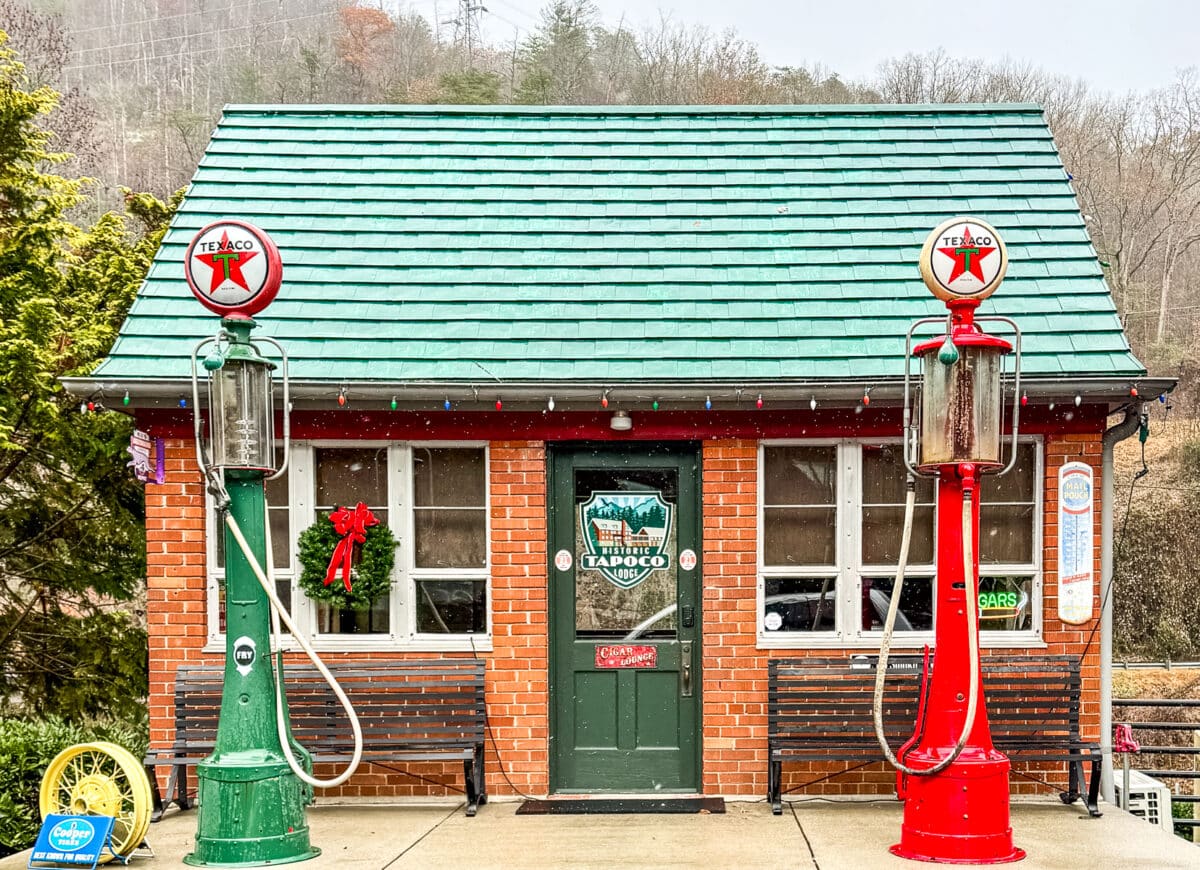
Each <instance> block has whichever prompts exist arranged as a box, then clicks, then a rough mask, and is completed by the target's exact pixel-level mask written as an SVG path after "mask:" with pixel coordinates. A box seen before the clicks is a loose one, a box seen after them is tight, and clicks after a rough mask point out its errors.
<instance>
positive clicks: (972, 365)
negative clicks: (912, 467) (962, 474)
mask: <svg viewBox="0 0 1200 870" xmlns="http://www.w3.org/2000/svg"><path fill="white" fill-rule="evenodd" d="M955 348H956V350H957V351H958V360H957V361H956V362H954V363H952V364H950V365H946V364H945V363H943V362H942V361H941V360H939V359H938V349H937V348H936V347H934V348H930V349H929V350H928V351H927V352H925V353H924V354H922V369H923V379H922V385H921V461H920V462H919V463H918V464H919V467H921V468H936V467H938V466H941V465H954V464H958V463H962V462H971V463H974V464H976V465H983V466H989V465H1003V463H1002V462H1001V460H1000V436H1001V432H1000V418H1001V410H1000V409H1001V403H1000V374H1001V370H1002V365H1001V356H1002V355H1003V354H1004V353H1006V352H1007V350H1008V347H1007V345H1006V344H1005V343H1004V342H997V343H996V344H991V343H989V344H963V345H959V344H956V345H955Z"/></svg>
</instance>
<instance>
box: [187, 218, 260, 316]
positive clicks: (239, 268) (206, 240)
mask: <svg viewBox="0 0 1200 870" xmlns="http://www.w3.org/2000/svg"><path fill="white" fill-rule="evenodd" d="M183 270H184V274H185V275H186V277H187V282H188V286H190V287H191V288H192V293H194V294H195V295H196V298H197V299H199V300H200V304H201V305H204V306H205V307H206V308H209V309H211V310H213V311H215V312H217V314H220V315H221V316H222V317H238V318H245V317H251V316H252V315H254V314H257V313H258V312H259V311H262V310H263V309H264V308H266V307H267V306H268V305H270V304H271V300H272V299H274V298H275V294H276V293H278V292H279V284H280V281H281V280H282V278H283V264H282V263H281V262H280V259H279V249H278V248H276V247H275V243H274V242H272V241H271V237H270V236H268V235H267V234H266V233H264V232H263V231H262V230H260V229H259V228H258V227H256V226H253V225H252V224H248V223H246V222H245V221H235V220H220V221H215V222H214V223H211V224H209V225H208V226H206V227H205V228H204V229H202V230H201V231H200V232H199V233H197V234H196V238H194V239H192V243H191V244H190V245H189V246H188V249H187V255H186V257H185V258H184V268H183Z"/></svg>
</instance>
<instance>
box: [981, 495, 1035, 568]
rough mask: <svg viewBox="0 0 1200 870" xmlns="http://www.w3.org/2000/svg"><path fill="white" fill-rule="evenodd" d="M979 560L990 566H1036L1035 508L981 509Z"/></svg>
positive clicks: (997, 507)
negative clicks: (1034, 560)
mask: <svg viewBox="0 0 1200 870" xmlns="http://www.w3.org/2000/svg"><path fill="white" fill-rule="evenodd" d="M979 561H980V562H983V563H985V564H989V565H995V564H1006V565H1007V564H1019V565H1027V564H1032V563H1033V505H989V504H986V503H985V504H983V505H981V506H980V508H979Z"/></svg>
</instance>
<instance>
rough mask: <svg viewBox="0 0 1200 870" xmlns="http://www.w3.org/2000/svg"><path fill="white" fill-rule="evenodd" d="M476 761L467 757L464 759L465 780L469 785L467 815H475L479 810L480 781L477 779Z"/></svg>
mask: <svg viewBox="0 0 1200 870" xmlns="http://www.w3.org/2000/svg"><path fill="white" fill-rule="evenodd" d="M475 764H476V761H474V760H472V759H470V758H467V759H464V760H463V781H464V782H465V783H466V786H467V815H468V816H474V815H475V814H476V813H477V812H479V791H478V789H477V785H478V782H477V781H476V779H475Z"/></svg>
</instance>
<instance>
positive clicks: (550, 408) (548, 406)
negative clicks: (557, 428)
mask: <svg viewBox="0 0 1200 870" xmlns="http://www.w3.org/2000/svg"><path fill="white" fill-rule="evenodd" d="M546 410H547V411H553V410H554V397H553V396H551V397H550V399H549V400H548V401H547V402H546Z"/></svg>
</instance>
